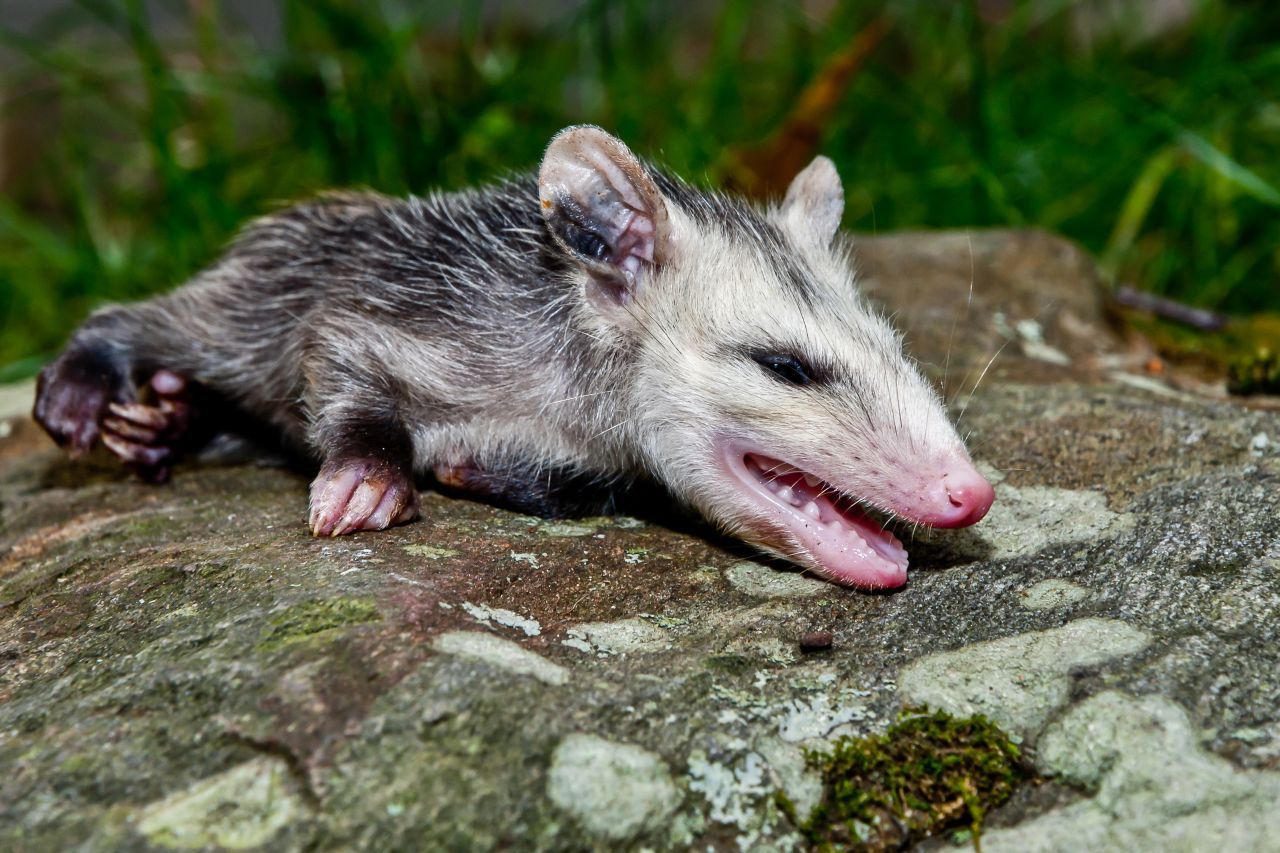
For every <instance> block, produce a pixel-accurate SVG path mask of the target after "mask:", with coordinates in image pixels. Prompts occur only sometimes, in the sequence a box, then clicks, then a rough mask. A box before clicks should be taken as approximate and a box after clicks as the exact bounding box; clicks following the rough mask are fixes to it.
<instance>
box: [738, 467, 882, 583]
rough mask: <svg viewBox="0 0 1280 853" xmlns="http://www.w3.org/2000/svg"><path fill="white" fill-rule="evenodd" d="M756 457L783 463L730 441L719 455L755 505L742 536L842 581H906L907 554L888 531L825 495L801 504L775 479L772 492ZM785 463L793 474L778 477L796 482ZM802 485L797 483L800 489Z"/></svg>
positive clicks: (825, 575)
mask: <svg viewBox="0 0 1280 853" xmlns="http://www.w3.org/2000/svg"><path fill="white" fill-rule="evenodd" d="M749 459H750V460H751V461H748V460H749ZM758 460H765V462H766V463H775V464H776V465H778V466H784V465H785V463H781V462H779V461H778V460H773V459H769V458H768V457H765V456H764V455H763V454H758V453H754V452H753V451H751V450H750V449H748V448H744V447H741V446H729V447H727V448H726V449H724V450H723V451H722V454H721V461H722V463H723V464H724V467H725V468H726V470H727V472H728V474H729V475H730V476H731V477H732V478H733V480H734V481H735V485H736V486H737V487H738V488H739V489H740V490H741V491H742V493H743V496H744V497H745V498H746V499H747V500H748V501H749V502H750V504H751V505H752V506H753V507H754V508H755V509H756V510H757V515H756V518H755V519H753V522H754V523H748V525H747V529H748V533H749V534H754V535H749V536H745V537H744V538H751V539H754V540H755V544H757V545H759V546H761V547H763V548H765V549H766V550H768V551H770V552H771V553H774V554H777V555H779V556H781V557H783V558H785V559H787V560H790V561H791V562H795V563H799V564H801V565H802V566H804V567H805V568H808V569H810V570H812V571H813V572H815V573H816V574H818V575H821V576H822V577H824V578H826V579H828V580H831V581H833V582H835V583H839V584H842V585H845V586H853V587H859V588H862V589H893V588H895V587H900V586H902V585H903V584H904V583H906V580H907V554H906V551H904V550H903V549H902V545H901V543H899V542H898V540H897V539H896V538H895V537H894V536H893V535H892V534H889V533H887V532H885V531H884V530H882V529H881V527H880V525H879V524H877V523H876V522H874V521H872V520H871V519H870V518H868V517H866V516H864V515H862V514H861V513H858V512H856V511H854V510H853V509H852V508H850V507H838V506H837V505H836V503H833V502H832V501H829V500H826V499H825V498H821V497H819V498H817V499H815V500H812V501H808V502H807V503H805V504H804V505H803V508H801V507H798V506H795V505H794V503H793V502H792V501H794V500H796V498H792V499H791V500H788V499H787V496H788V492H789V491H790V490H789V489H783V488H777V485H778V484H777V481H776V480H775V481H774V482H773V488H777V490H776V491H774V490H772V488H771V487H770V485H769V484H768V483H767V482H766V479H765V478H762V477H760V476H759V470H760V464H759V462H758ZM786 468H787V469H790V470H791V471H792V473H790V474H787V475H783V476H785V477H787V478H790V479H788V482H796V483H797V484H799V480H798V479H796V469H792V468H791V466H786ZM824 485H825V484H824ZM803 490H804V486H801V487H800V489H799V491H803ZM779 492H781V495H780V494H779ZM806 510H807V512H806ZM815 511H816V513H817V517H814V514H815Z"/></svg>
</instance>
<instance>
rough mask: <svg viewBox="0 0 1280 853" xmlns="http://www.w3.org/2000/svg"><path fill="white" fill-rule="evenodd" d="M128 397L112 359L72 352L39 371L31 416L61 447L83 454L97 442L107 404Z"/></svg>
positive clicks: (80, 351)
mask: <svg viewBox="0 0 1280 853" xmlns="http://www.w3.org/2000/svg"><path fill="white" fill-rule="evenodd" d="M126 396H127V395H126V391H125V387H124V380H123V377H122V376H121V375H120V373H119V371H118V370H117V369H116V368H115V366H114V365H113V364H112V362H111V360H110V359H109V358H107V357H105V356H103V355H100V354H97V353H94V352H92V351H89V350H78V351H72V352H68V353H66V354H65V355H63V356H62V357H61V358H59V359H58V360H57V361H55V362H53V364H50V365H49V366H48V367H46V368H45V369H44V370H42V371H40V378H39V379H38V380H37V382H36V404H35V408H34V410H33V411H32V415H33V416H34V417H35V419H36V422H37V423H39V424H40V425H41V426H42V427H44V429H45V432H47V433H49V436H50V437H51V438H52V439H53V440H54V441H55V442H57V443H58V445H59V446H60V447H65V448H67V450H69V451H70V452H71V454H72V455H73V456H81V455H83V454H85V453H88V452H89V451H90V450H92V449H93V446H94V445H95V444H96V443H97V441H98V437H99V436H100V435H101V433H102V429H101V424H102V418H103V415H104V414H105V413H106V411H107V406H108V404H109V403H111V402H112V401H115V400H123V399H125V397H126Z"/></svg>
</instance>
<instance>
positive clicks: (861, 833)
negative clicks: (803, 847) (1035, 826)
mask: <svg viewBox="0 0 1280 853" xmlns="http://www.w3.org/2000/svg"><path fill="white" fill-rule="evenodd" d="M807 757H808V760H809V764H810V766H811V767H814V768H817V769H818V770H820V772H821V774H822V781H823V795H822V800H821V802H819V804H818V805H817V807H816V808H814V810H813V812H812V813H811V814H810V815H809V819H808V820H807V821H805V822H804V823H803V825H802V826H801V829H802V831H803V832H804V834H805V836H806V837H807V838H808V839H809V840H810V841H811V842H812V843H813V844H814V845H815V846H817V847H818V848H819V849H824V850H829V849H855V850H897V849H902V848H903V847H905V846H907V845H908V844H912V843H915V842H918V841H920V840H921V839H923V838H927V837H929V836H932V835H937V834H939V833H941V832H944V831H946V830H949V829H954V828H958V827H967V828H968V829H969V830H970V831H971V832H972V833H973V838H974V839H975V842H976V840H977V839H978V838H979V836H980V834H981V831H982V821H983V818H984V817H985V816H986V814H987V812H988V811H990V810H991V809H993V808H995V807H996V806H999V805H1000V804H1002V803H1004V802H1005V801H1006V800H1008V799H1009V797H1010V796H1011V795H1012V794H1013V791H1014V789H1015V788H1016V787H1017V786H1018V785H1019V784H1020V783H1021V782H1023V781H1025V780H1026V779H1027V777H1028V775H1029V773H1028V771H1027V770H1026V769H1024V767H1023V763H1022V755H1021V751H1020V750H1019V749H1018V747H1017V745H1015V744H1014V743H1013V742H1012V741H1011V740H1010V739H1009V736H1008V735H1006V734H1005V733H1004V732H1003V731H1001V730H1000V729H999V728H998V727H997V726H996V725H995V724H994V723H992V722H991V721H990V720H988V719H987V718H986V717H983V716H976V717H968V718H964V719H960V718H957V717H952V716H951V715H950V714H946V713H944V712H941V711H936V712H933V713H916V712H907V713H905V714H904V715H903V717H902V718H901V719H900V720H899V721H898V722H897V723H895V724H894V725H893V726H891V727H890V728H889V730H888V731H886V732H885V733H884V734H883V735H874V736H871V737H862V738H847V737H846V738H840V739H839V740H838V741H836V743H835V744H834V746H833V748H832V750H831V751H830V752H821V751H810V752H808V753H807ZM783 806H784V808H786V807H787V804H786V803H784V804H783Z"/></svg>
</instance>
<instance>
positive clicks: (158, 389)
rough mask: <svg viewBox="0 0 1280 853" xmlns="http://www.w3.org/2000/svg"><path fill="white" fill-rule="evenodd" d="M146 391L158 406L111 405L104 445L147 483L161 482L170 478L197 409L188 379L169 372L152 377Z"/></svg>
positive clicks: (162, 372) (142, 404) (108, 406)
mask: <svg viewBox="0 0 1280 853" xmlns="http://www.w3.org/2000/svg"><path fill="white" fill-rule="evenodd" d="M146 391H147V393H148V394H149V396H151V397H154V398H155V404H154V405H148V404H144V403H109V404H108V405H107V411H108V412H110V413H111V414H110V415H109V416H107V417H104V418H103V419H102V443H103V445H104V446H105V447H106V448H107V449H108V450H110V451H111V452H112V453H114V454H115V455H116V456H118V457H119V458H120V459H121V460H122V461H123V462H124V463H125V464H126V465H128V466H129V467H131V468H133V469H134V470H135V471H136V472H137V474H138V475H139V476H140V477H142V478H143V479H144V480H148V481H150V482H153V483H160V482H164V481H165V480H167V479H168V478H169V466H170V463H171V462H172V460H173V458H174V457H176V456H177V455H178V451H179V449H180V446H181V442H182V440H183V438H184V437H185V436H186V434H187V430H188V427H189V426H190V425H191V422H192V420H193V419H194V418H195V407H194V406H192V404H191V403H190V401H189V400H188V399H187V398H186V391H187V380H186V379H184V378H183V377H181V376H179V375H178V374H176V373H173V372H172V371H169V370H161V371H158V372H157V373H156V374H155V375H154V376H152V377H151V379H150V381H149V382H148V385H147V389H146Z"/></svg>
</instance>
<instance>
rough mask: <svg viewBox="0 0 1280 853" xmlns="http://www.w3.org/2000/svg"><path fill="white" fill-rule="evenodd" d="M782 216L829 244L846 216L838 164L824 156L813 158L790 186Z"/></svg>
mask: <svg viewBox="0 0 1280 853" xmlns="http://www.w3.org/2000/svg"><path fill="white" fill-rule="evenodd" d="M782 215H783V216H785V217H786V218H788V219H790V220H792V221H793V222H794V223H795V224H797V225H799V226H800V227H803V228H808V229H809V230H810V231H813V232H814V233H815V234H817V235H818V237H819V238H820V239H821V240H822V241H823V242H824V243H830V242H831V240H832V239H833V238H834V237H835V236H836V229H838V228H839V227H840V219H841V217H843V216H844V187H842V186H841V185H840V174H839V173H838V172H836V164H835V163H832V162H831V160H830V159H828V158H826V157H823V156H821V155H819V156H817V157H814V158H813V162H812V163H810V164H809V165H808V166H805V167H804V169H803V170H802V171H801V172H800V174H798V175H796V176H795V178H794V179H792V181H791V186H789V187H787V197H786V198H785V199H783V201H782Z"/></svg>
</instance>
